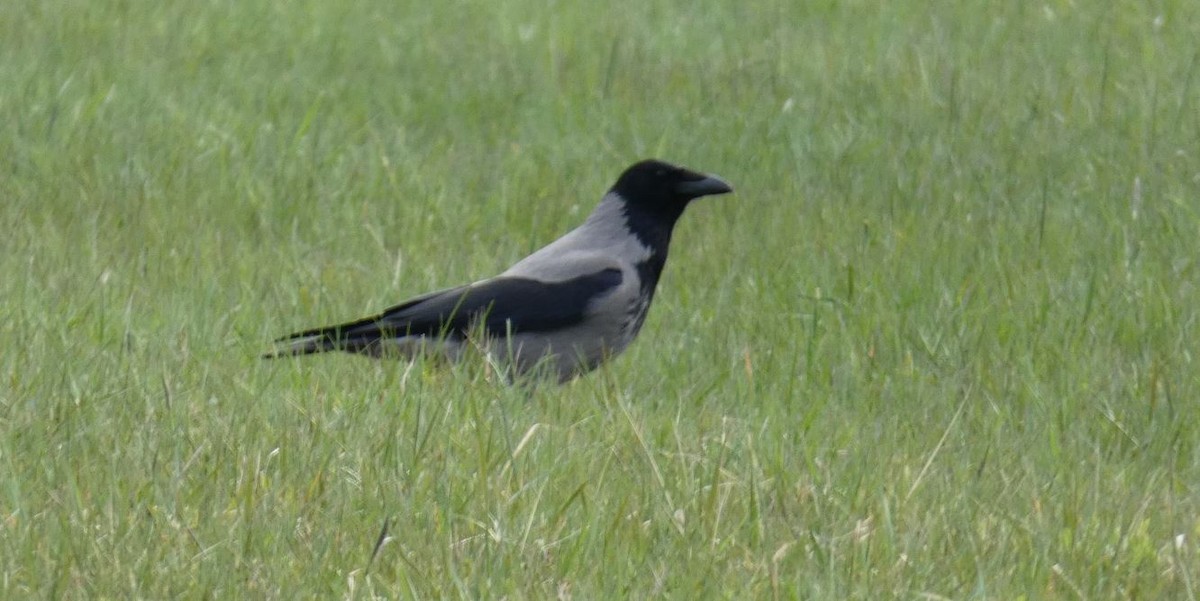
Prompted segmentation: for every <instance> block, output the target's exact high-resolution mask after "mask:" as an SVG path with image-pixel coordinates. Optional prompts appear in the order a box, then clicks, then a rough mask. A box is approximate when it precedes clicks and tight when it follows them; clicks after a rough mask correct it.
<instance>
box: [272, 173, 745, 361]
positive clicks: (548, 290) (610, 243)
mask: <svg viewBox="0 0 1200 601" xmlns="http://www.w3.org/2000/svg"><path fill="white" fill-rule="evenodd" d="M731 192H733V188H732V187H731V186H730V185H729V184H728V183H726V182H725V180H723V179H721V178H720V177H717V176H715V175H710V174H706V173H701V172H698V171H693V170H690V169H686V168H684V167H680V166H677V165H673V164H671V163H667V162H664V161H661V160H656V159H646V160H642V161H639V162H636V163H634V164H633V165H631V166H630V167H628V168H626V169H625V170H624V172H622V173H621V175H620V176H619V177H618V178H617V180H616V183H614V184H613V186H612V187H611V188H610V189H609V190H608V192H607V193H605V194H604V196H603V197H602V198H601V200H600V202H599V204H598V205H597V206H596V208H595V209H594V210H593V211H592V213H591V214H590V215H589V216H588V217H587V218H586V219H585V220H584V222H583V224H582V225H580V226H578V227H576V228H575V229H573V230H571V231H569V232H567V233H566V234H565V235H563V236H562V237H560V238H558V239H557V240H555V241H553V242H551V243H550V244H548V245H546V246H544V247H542V248H541V249H539V250H537V251H535V252H534V253H533V254H530V255H529V256H527V257H525V258H524V259H521V260H519V261H517V262H516V263H515V264H513V265H512V266H511V267H509V268H508V269H507V270H505V271H504V272H503V273H501V274H499V275H497V276H494V277H491V278H487V279H483V280H479V281H476V282H474V283H471V284H467V285H464V286H458V287H455V288H448V289H445V290H439V291H436V292H431V293H428V294H423V295H421V296H417V297H415V298H412V299H410V300H407V301H405V302H403V303H400V304H398V305H396V306H394V307H391V308H388V309H387V310H385V311H383V312H382V313H379V314H377V315H372V316H370V317H366V318H364V319H359V320H356V321H351V322H348V323H343V324H339V325H333V326H325V327H320V328H314V329H309V330H304V331H300V332H296V333H294V334H289V335H287V336H284V337H282V338H279V339H277V340H275V344H276V350H274V351H272V352H269V353H267V354H265V355H263V356H264V357H265V358H277V357H286V356H295V355H309V354H313V353H321V352H326V351H344V352H349V353H359V354H364V355H369V356H375V357H392V356H397V357H401V358H407V359H410V360H411V359H413V358H415V357H418V356H423V355H425V354H434V355H437V356H442V357H446V358H448V359H450V360H452V361H456V360H459V359H461V358H462V357H463V356H464V353H465V351H467V349H469V348H472V347H474V348H478V349H482V350H484V351H485V352H486V354H487V356H488V357H489V359H491V360H494V365H503V366H506V371H507V372H508V374H509V376H517V377H520V376H526V375H529V374H534V373H537V374H545V375H546V377H549V378H551V379H556V380H557V381H558V382H559V383H565V382H567V381H569V380H572V379H574V378H575V377H577V376H580V375H582V374H585V373H587V372H590V371H592V370H594V369H595V368H597V367H598V366H599V365H601V364H602V363H604V362H605V361H606V360H608V359H611V358H613V357H615V356H617V355H619V354H620V353H621V352H622V351H624V350H625V349H626V347H628V346H629V344H630V343H631V342H632V341H633V340H634V338H636V337H637V335H638V332H639V331H640V330H641V328H642V324H643V323H644V322H645V320H646V313H647V311H648V310H649V309H650V303H651V301H652V300H653V299H654V292H655V289H656V288H657V286H658V282H659V278H660V277H661V276H662V272H663V268H664V266H665V265H666V261H667V250H668V247H669V246H670V243H671V234H672V231H673V230H674V228H675V224H676V222H677V221H678V220H679V218H680V216H681V215H682V214H683V211H684V209H686V208H687V207H688V205H689V204H690V203H691V202H692V201H693V200H695V199H698V198H701V197H704V196H714V195H720V194H728V193H731Z"/></svg>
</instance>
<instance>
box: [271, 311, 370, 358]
mask: <svg viewBox="0 0 1200 601" xmlns="http://www.w3.org/2000/svg"><path fill="white" fill-rule="evenodd" d="M376 319H377V318H375V317H371V318H368V319H363V320H360V321H354V322H350V323H344V324H341V325H336V326H326V327H323V328H313V329H311V330H304V331H303V332H296V333H294V334H288V335H287V336H284V337H283V338H278V339H276V340H275V344H276V345H277V347H278V348H276V349H275V350H273V351H271V352H269V353H264V354H263V355H262V358H263V359H277V358H279V357H292V356H296V355H312V354H315V353H324V352H326V351H348V352H352V353H354V352H362V351H363V350H365V349H367V348H368V347H370V345H372V344H375V343H377V342H379V339H380V336H381V331H380V328H379V324H378V322H377V320H376Z"/></svg>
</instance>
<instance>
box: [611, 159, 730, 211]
mask: <svg viewBox="0 0 1200 601" xmlns="http://www.w3.org/2000/svg"><path fill="white" fill-rule="evenodd" d="M612 191H613V192H616V193H617V194H619V195H620V196H621V198H623V199H625V202H626V203H628V205H629V206H630V207H631V208H636V209H638V210H639V211H645V212H647V213H649V214H651V215H655V216H660V217H664V218H667V219H668V220H669V222H670V223H672V224H673V223H674V221H675V219H677V218H678V217H679V215H680V214H682V213H683V209H684V208H685V207H687V205H688V203H689V202H691V201H692V200H694V199H697V198H700V197H701V196H712V195H715V194H728V193H729V192H733V188H731V187H729V184H727V183H725V182H724V181H722V180H721V178H719V177H716V176H712V175H705V174H703V173H697V172H695V171H691V170H688V169H684V168H683V167H677V166H675V165H672V164H670V163H664V162H662V161H656V160H653V159H651V160H645V161H640V162H638V163H634V164H633V165H632V166H630V167H629V168H628V169H626V170H625V172H624V173H622V174H621V177H619V178H617V183H616V184H614V185H613V188H612Z"/></svg>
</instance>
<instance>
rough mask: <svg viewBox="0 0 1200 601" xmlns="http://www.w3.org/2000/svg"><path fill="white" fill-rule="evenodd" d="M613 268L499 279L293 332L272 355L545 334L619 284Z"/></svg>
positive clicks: (570, 322) (577, 319) (618, 272)
mask: <svg viewBox="0 0 1200 601" xmlns="http://www.w3.org/2000/svg"><path fill="white" fill-rule="evenodd" d="M622 278H623V276H622V274H621V270H619V269H617V268H615V267H609V268H605V269H600V270H597V271H595V272H592V273H588V274H584V275H580V276H577V277H574V278H571V279H566V280H559V281H549V282H547V281H541V280H536V279H532V278H525V277H514V276H501V277H496V278H492V279H490V280H485V281H483V282H479V283H476V284H472V285H470V286H462V287H459V288H451V289H449V290H443V291H441V292H434V293H432V294H427V295H424V296H420V297H417V298H415V299H412V300H409V301H407V302H405V303H403V304H400V305H397V306H395V307H392V308H390V309H388V310H386V311H384V312H383V313H380V314H379V315H375V316H372V317H368V318H366V319H360V320H358V321H354V322H350V323H345V324H341V325H336V326H330V327H325V328H316V329H312V330H306V331H303V332H297V333H295V334H292V335H290V336H285V337H284V338H281V339H280V340H279V341H278V342H287V341H294V342H293V344H292V345H291V347H290V348H287V349H285V350H283V351H281V352H279V353H276V354H272V355H269V356H277V355H292V354H308V353H317V352H321V351H327V350H347V351H357V350H363V349H369V348H370V347H372V346H373V345H376V344H377V343H378V342H379V341H380V340H383V339H387V338H399V337H404V336H445V337H448V338H460V339H461V338H464V337H466V336H467V335H468V334H469V333H470V331H471V328H481V329H482V330H483V331H484V332H485V333H487V334H489V335H505V334H508V333H516V332H523V333H531V332H546V331H552V330H556V329H559V328H563V327H567V326H571V325H574V324H577V323H579V322H581V321H582V320H583V318H584V313H585V311H586V310H587V308H588V305H589V304H590V303H591V302H592V301H593V300H594V299H596V298H597V297H599V296H601V295H603V294H604V293H606V292H608V291H610V290H612V289H614V288H616V287H617V286H619V285H620V284H621V280H622Z"/></svg>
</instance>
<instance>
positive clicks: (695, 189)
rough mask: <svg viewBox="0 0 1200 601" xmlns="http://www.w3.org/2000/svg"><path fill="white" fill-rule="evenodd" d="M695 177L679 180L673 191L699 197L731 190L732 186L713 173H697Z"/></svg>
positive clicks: (690, 196)
mask: <svg viewBox="0 0 1200 601" xmlns="http://www.w3.org/2000/svg"><path fill="white" fill-rule="evenodd" d="M696 177H697V179H689V180H685V181H682V182H679V184H677V185H676V186H675V191H676V192H678V193H679V194H681V195H683V196H686V197H687V198H700V197H701V196H713V195H716V194H728V193H730V192H733V188H732V187H731V186H730V185H729V184H727V183H725V180H723V179H721V178H719V177H717V176H715V175H704V174H701V173H697V174H696Z"/></svg>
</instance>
